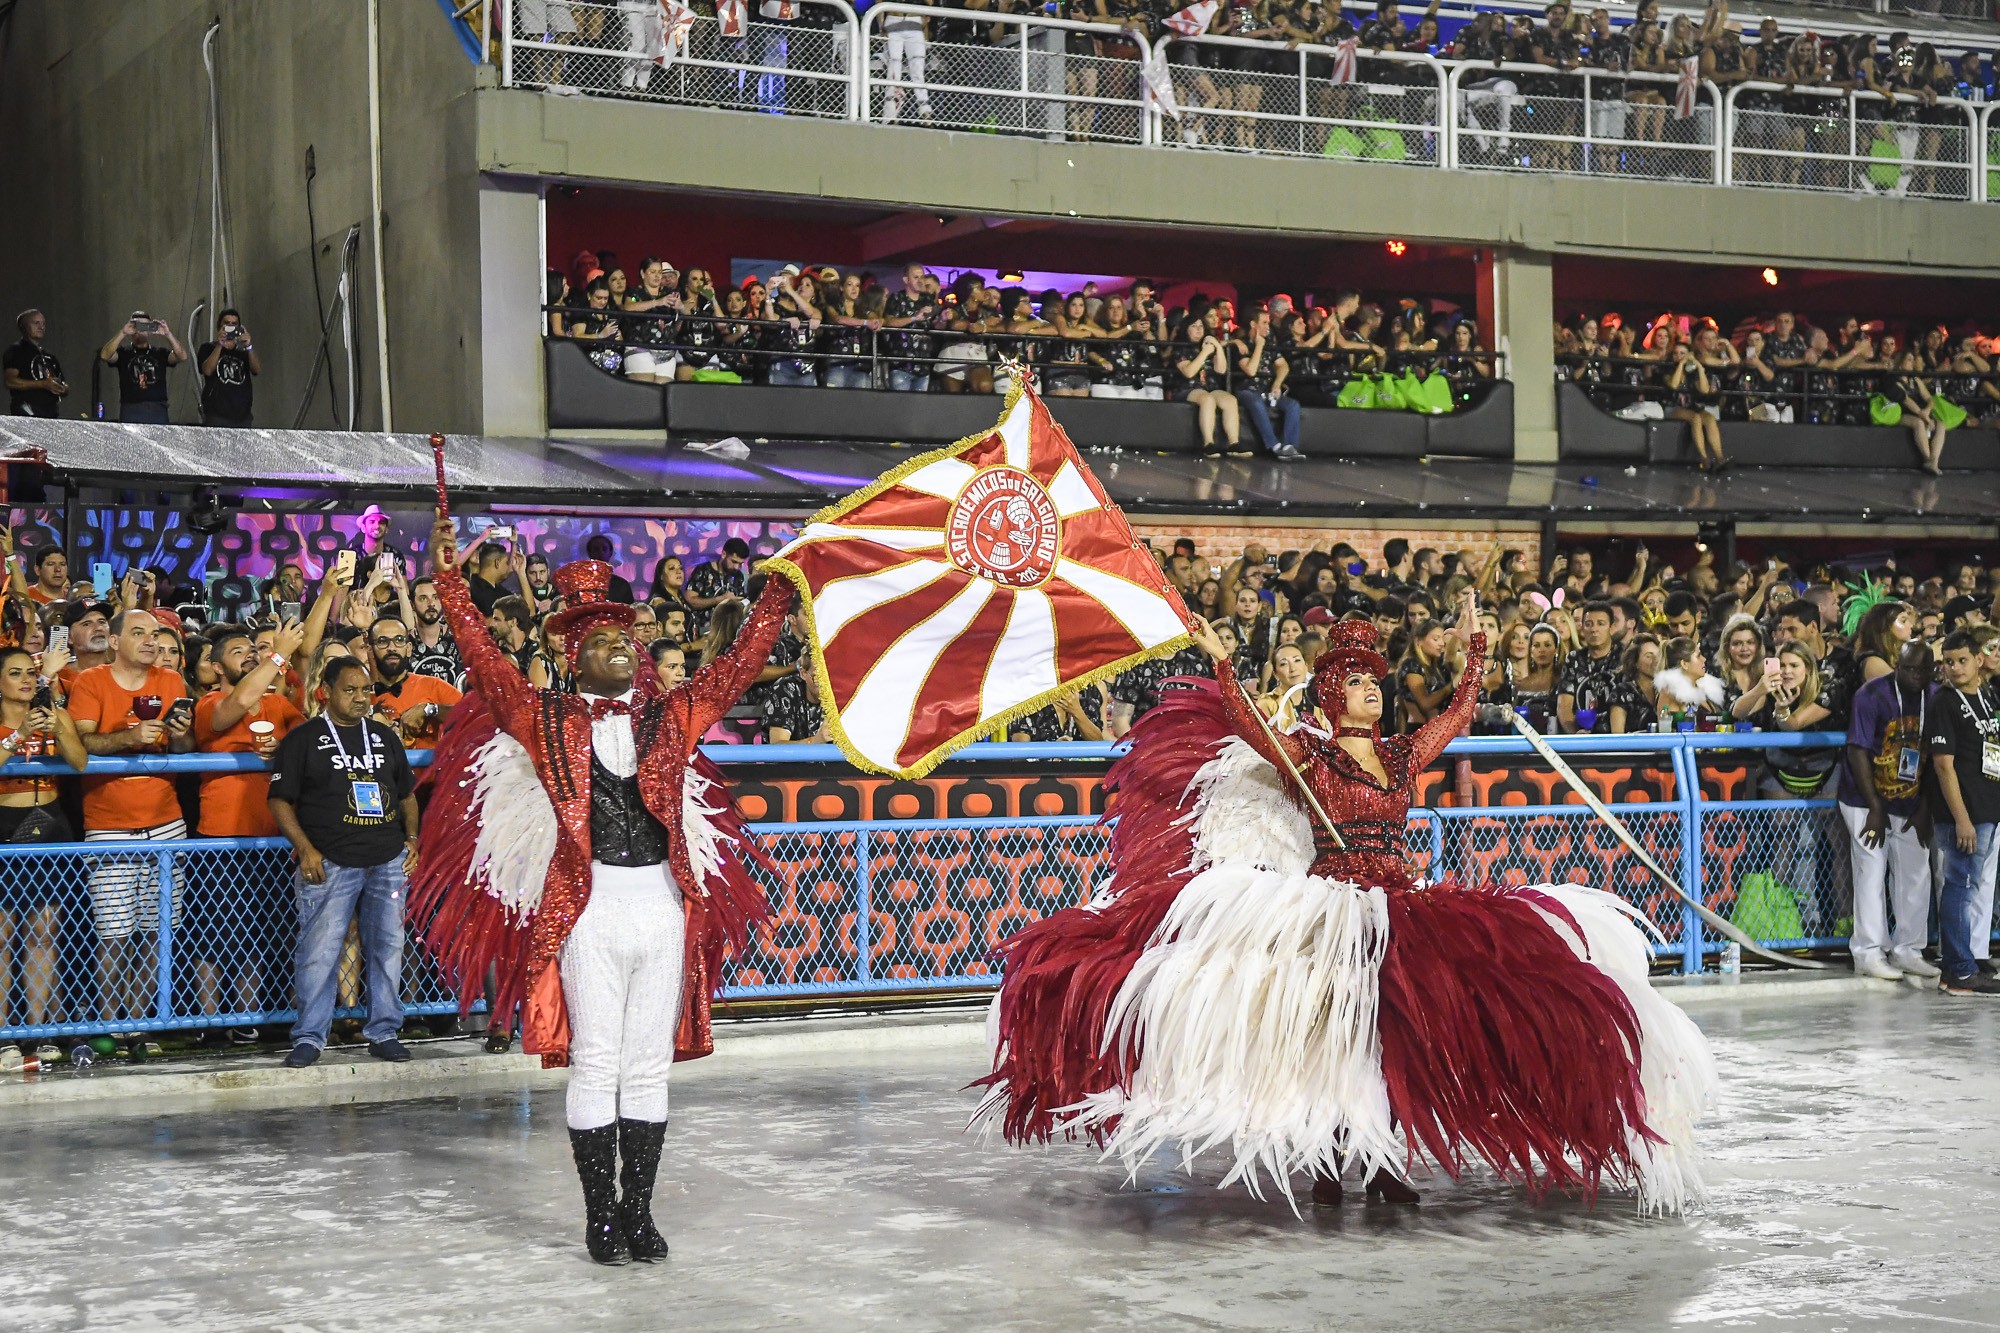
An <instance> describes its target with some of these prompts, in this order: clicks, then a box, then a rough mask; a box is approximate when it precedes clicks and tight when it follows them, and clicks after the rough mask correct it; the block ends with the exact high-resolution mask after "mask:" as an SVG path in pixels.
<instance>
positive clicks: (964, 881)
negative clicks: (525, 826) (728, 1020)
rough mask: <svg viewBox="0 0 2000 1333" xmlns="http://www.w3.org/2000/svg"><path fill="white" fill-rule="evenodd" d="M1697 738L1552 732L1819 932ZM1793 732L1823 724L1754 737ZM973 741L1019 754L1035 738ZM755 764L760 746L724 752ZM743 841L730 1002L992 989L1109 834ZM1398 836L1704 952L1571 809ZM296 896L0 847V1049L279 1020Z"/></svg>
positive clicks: (1603, 829) (1414, 823) (433, 1008)
mask: <svg viewBox="0 0 2000 1333" xmlns="http://www.w3.org/2000/svg"><path fill="white" fill-rule="evenodd" d="M1716 740H1718V738H1716V737H1710V736H1699V735H1697V736H1678V735H1675V736H1665V735H1660V736H1655V735H1651V734H1647V735H1644V736H1633V737H1616V738H1609V737H1605V738H1597V737H1571V738H1557V739H1556V741H1555V742H1554V743H1555V744H1557V745H1558V746H1559V747H1561V748H1564V749H1571V750H1575V749H1577V748H1578V747H1582V748H1583V750H1585V751H1588V750H1590V749H1592V748H1593V747H1594V748H1595V749H1598V750H1602V749H1605V748H1606V747H1607V745H1609V744H1611V743H1614V742H1615V743H1616V744H1617V745H1618V746H1619V749H1618V751H1617V752H1618V753H1621V754H1627V753H1629V752H1630V751H1633V750H1642V751H1647V752H1650V753H1652V754H1653V755H1654V761H1655V762H1656V763H1658V764H1660V765H1661V766H1662V767H1664V766H1666V764H1667V763H1668V761H1669V760H1671V761H1672V767H1673V770H1674V775H1675V783H1674V787H1673V788H1672V790H1674V791H1676V792H1679V793H1680V795H1679V796H1677V797H1674V798H1671V799H1665V800H1660V801H1654V802H1628V803H1623V804H1619V805H1615V806H1613V810H1614V812H1615V813H1617V814H1618V816H1619V817H1620V818H1621V819H1622V820H1623V821H1624V822H1625V823H1626V825H1627V826H1628V827H1630V828H1631V830H1632V831H1633V833H1634V835H1635V836H1636V837H1637V838H1638V839H1639V841H1640V843H1641V845H1643V846H1644V847H1645V848H1646V849H1647V851H1648V853H1649V854H1650V855H1651V856H1652V857H1653V858H1654V859H1655V860H1656V861H1657V862H1658V863H1659V864H1660V866H1661V867H1662V868H1663V869H1665V870H1666V871H1667V873H1668V874H1670V875H1673V876H1675V877H1677V879H1678V881H1679V883H1680V884H1681V885H1682V887H1684V888H1686V889H1687V890H1688V891H1689V892H1690V893H1692V894H1694V895H1696V896H1697V897H1698V898H1699V899H1700V900H1701V901H1702V902H1703V903H1705V904H1706V905H1707V906H1708V907H1709V908H1711V909H1712V910H1713V911H1715V912H1717V913H1720V914H1721V915H1722V916H1724V917H1726V918H1728V919H1729V920H1730V921H1732V922H1734V923H1735V924H1736V925H1737V926H1738V927H1739V928H1741V929H1742V930H1743V931H1744V932H1745V933H1747V934H1748V935H1750V936H1751V937H1752V938H1754V939H1757V940H1760V941H1763V942H1765V943H1768V944H1771V945H1774V946H1776V947H1781V948H1801V947H1837V946H1839V945H1840V944H1841V943H1843V942H1844V940H1845V939H1846V937H1847V935H1848V933H1849V932H1850V930H1851V915H1852V909H1851V905H1850V897H1849V887H1848V884H1849V880H1848V864H1847V838H1846V834H1845V830H1844V828H1843V827H1842V825H1841V823H1840V821H1839V819H1838V817H1837V815H1836V814H1835V813H1834V806H1833V803H1832V802H1831V801H1824V800H1819V801H1797V800H1771V801H1734V800H1732V801H1706V800H1704V801H1700V802H1698V803H1693V804H1690V797H1689V793H1691V792H1692V791H1693V790H1694V789H1695V788H1696V786H1697V785H1698V784H1697V782H1696V780H1695V770H1696V767H1697V766H1696V764H1695V759H1696V757H1697V752H1698V751H1699V750H1700V749H1702V748H1708V747H1707V746H1706V743H1707V742H1710V741H1716ZM1794 742H1796V743H1799V744H1804V743H1807V742H1812V743H1814V744H1818V745H1825V744H1829V743H1832V744H1837V743H1838V742H1839V738H1838V737H1824V736H1803V735H1802V736H1790V735H1785V736H1771V737H1766V738H1764V743H1769V744H1781V743H1782V744H1789V743H1794ZM759 748H762V747H759ZM786 748H787V749H791V748H793V747H786ZM829 748H830V747H829ZM990 748H991V749H993V750H994V751H995V752H996V753H1001V752H1004V753H1007V754H1011V755H1016V757H1020V755H1021V754H1022V753H1023V752H1034V751H1035V750H1036V748H1037V747H1033V746H999V747H990ZM1519 748H1520V747H1519V743H1518V742H1515V741H1513V740H1512V738H1500V737H1477V738H1473V739H1471V740H1463V741H1458V742H1454V744H1453V750H1452V751H1448V754H1449V753H1467V754H1472V753H1513V752H1516V751H1517V750H1518V749H1519ZM975 757H979V756H975ZM204 758H207V757H194V756H191V757H189V761H190V762H194V761H196V760H198V759H204ZM761 758H775V756H751V757H749V758H748V759H744V758H743V757H741V756H740V755H739V756H738V759H739V762H757V761H758V760H759V759H761ZM791 761H792V762H798V761H799V760H798V759H796V758H793V759H792V760H791ZM166 762H168V763H169V764H170V765H171V764H172V763H173V762H174V761H173V760H169V761H166ZM829 762H833V761H832V760H829ZM751 834H752V836H753V837H755V838H756V839H757V841H758V844H759V847H760V849H761V850H762V851H763V852H764V854H765V855H766V857H767V858H768V859H769V862H770V865H769V867H763V866H759V867H756V868H755V869H754V870H753V874H754V875H755V876H756V878H757V880H758V882H759V884H760V885H761V886H762V887H763V889H764V890H765V892H766V894H767V895H768V897H769V901H770V905H771V916H770V920H769V921H768V922H767V923H766V924H765V926H764V927H763V928H762V929H761V930H760V931H759V932H758V933H757V935H756V937H755V939H754V941H753V943H752V946H751V947H750V949H748V950H747V951H746V952H745V953H744V954H743V955H742V956H741V957H739V958H736V959H734V960H732V961H731V962H730V963H729V965H728V966H727V968H726V969H725V971H724V975H723V977H722V978H721V981H722V983H723V988H724V989H723V994H724V997H725V998H728V999H751V998H772V999H776V998H788V997H804V996H815V995H840V994H865V993H880V992H894V991H904V992H908V991H922V990H927V989H946V988H950V989H963V988H967V987H979V986H988V985H992V984H994V983H995V981H996V980H997V972H996V968H995V965H994V962H993V952H994V949H995V948H996V946H998V945H999V944H1000V943H1001V942H1003V941H1004V940H1006V939H1007V938H1008V937H1009V936H1010V935H1012V934H1013V933H1014V932H1015V931H1017V930H1019V929H1021V928H1022V927H1023V926H1025V925H1027V924H1029V923H1031V922H1034V921H1038V920H1040V919H1042V918H1043V917H1046V916H1048V915H1049V914H1050V913H1052V912H1055V911H1059V910H1061V909H1062V908H1065V907H1070V906H1073V905H1075V904H1077V903H1080V902H1083V901H1086V900H1087V899H1088V898H1089V896H1090V895H1091V894H1092V893H1093V892H1094V891H1095V890H1096V889H1097V888H1098V887H1099V886H1100V885H1101V884H1102V882H1103V880H1104V879H1105V877H1106V876H1107V875H1108V874H1109V873H1110V872H1111V865H1110V862H1109V856H1108V851H1109V838H1110V835H1109V831H1108V829H1107V828H1106V827H1105V826H1104V825H1103V824H1102V823H1100V822H1099V821H1098V820H1097V819H1096V818H1095V817H1093V816H1088V815H1052V816H1042V817H1029V816H1015V817H1009V818H1004V819H946V820H878V821H853V822H844V823H821V824H811V825H802V824H759V825H755V826H753V827H752V829H751ZM1407 849H1408V853H1409V857H1410V862H1411V866H1412V869H1413V871H1414V872H1415V873H1416V874H1418V875H1420V876H1425V877H1436V878H1444V877H1449V878H1453V879H1457V880H1460V881H1464V882H1467V883H1492V884H1499V885H1512V886H1519V885H1528V884H1541V883H1574V884H1582V885H1586V886H1589V887H1593V888H1599V889H1603V890H1605V891H1607V892H1610V893H1614V894H1616V895H1618V896H1619V897H1620V898H1622V899H1623V900H1624V901H1626V902H1627V903H1630V904H1631V905H1632V906H1633V907H1635V908H1636V909H1637V910H1638V911H1639V912H1640V913H1641V914H1643V915H1644V916H1645V917H1646V918H1647V919H1648V920H1649V921H1651V922H1652V923H1653V925H1654V926H1655V927H1656V928H1657V930H1658V931H1659V934H1660V936H1661V939H1660V941H1658V942H1656V943H1655V946H1654V951H1655V953H1656V955H1658V956H1661V957H1679V958H1680V959H1681V960H1682V965H1683V967H1684V968H1687V969H1688V970H1697V969H1699V968H1700V967H1701V965H1702V959H1703V957H1704V956H1705V955H1706V954H1709V953H1712V952H1714V951H1715V950H1716V949H1717V948H1718V947H1719V941H1718V940H1717V939H1716V938H1715V937H1714V936H1713V934H1705V933H1704V932H1703V930H1702V928H1701V926H1700V924H1699V923H1698V922H1697V921H1695V920H1694V919H1693V916H1692V913H1691V912H1689V911H1688V910H1687V909H1686V908H1685V907H1684V906H1683V904H1682V903H1681V902H1680V901H1679V899H1678V897H1677V895H1676V894H1675V893H1674V892H1673V890H1672V889H1671V888H1669V887H1668V886H1666V885H1664V884H1661V883H1660V882H1658V881H1657V880H1656V879H1655V878H1653V877H1652V875H1651V874H1650V872H1649V871H1647V869H1646V868H1645V867H1644V865H1643V864H1641V863H1640V862H1639V861H1638V859H1637V858H1635V857H1633V856H1632V855H1631V854H1630V852H1629V851H1627V849H1626V848H1625V847H1624V846H1623V845H1622V844H1621V843H1620V842H1619V840H1618V838H1617V836H1616V835H1615V834H1614V833H1613V832H1612V831H1611V829H1610V828H1609V826H1607V825H1606V824H1604V823H1603V822H1602V821H1601V820H1599V819H1598V818H1597V817H1596V816H1595V815H1594V814H1593V813H1592V812H1591V811H1590V810H1589V809H1588V808H1587V807H1585V806H1581V805H1542V806H1510V805H1500V806H1487V807H1471V808H1454V807H1448V806H1447V807H1439V808H1434V809H1433V808H1423V809H1418V810H1414V811H1412V812H1411V815H1410V819H1409V823H1408V826H1407ZM296 902H297V890H296V870H295V867H294V864H293V859H292V855H291V851H290V849H289V847H288V846H287V845H286V843H285V842H284V841H283V840H282V839H278V838H249V839H190V840H187V841H181V842H155V843H119V844H105V843H70V844H53V845H12V846H9V845H0V1040H11V1039H21V1038H34V1037H53V1036H58V1035H67V1034H91V1033H100V1032H119V1031H131V1030H161V1029H188V1028H205V1027H224V1026H231V1027H233V1026H245V1025H252V1024H262V1023H287V1022H290V1021H291V1020H292V1019H293V1018H294V1016H295V1013H294V1010H293V1008H292V969H293V953H294V945H295V941H296V937H297V926H296V922H297V911H296ZM360 962H361V959H360V952H359V949H358V946H357V945H356V942H355V941H354V939H353V938H352V936H351V935H350V938H349V939H348V941H347V944H346V948H345V950H344V951H343V955H342V963H341V969H340V980H339V993H338V1002H339V1005H340V1006H341V1007H340V1010H339V1012H340V1014H341V1016H342V1017H359V1016H360V1015H361V1010H360V1008H359V1007H358V1006H359V1004H360V1002H361V1000H362V995H361V973H360ZM403 998H404V1001H405V1005H406V1009H407V1011H408V1012H409V1013H411V1014H413V1015H433V1014H447V1013H451V1012H453V1011H454V1010H455V1008H456V1004H455V1001H454V1000H453V998H452V997H451V996H450V995H449V994H448V993H447V991H446V988H445V986H444V983H443V981H442V979H441V978H440V976H439V974H438V971H437V968H436V966H435V964H434V963H433V962H432V961H431V959H430V958H429V956H428V954H427V953H426V952H425V951H424V950H423V948H422V947H421V946H420V945H419V944H417V943H416V942H415V941H414V939H413V938H412V937H411V934H410V932H409V931H407V930H406V931H405V942H404V960H403Z"/></svg>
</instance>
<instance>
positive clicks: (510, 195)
mask: <svg viewBox="0 0 2000 1333" xmlns="http://www.w3.org/2000/svg"><path fill="white" fill-rule="evenodd" d="M542 247H543V242H542V196H541V189H540V186H539V185H538V184H537V183H536V182H533V181H516V180H504V179H499V178H495V177H491V176H482V177H481V178H480V181H479V343H480V346H479V394H480V426H479V429H480V432H481V433H482V434H485V435H516V436H528V437H534V436H539V435H542V434H544V433H546V422H547V410H546V409H547V403H548V399H547V396H546V394H545V392H544V390H543V387H542V338H541V332H542V328H543V325H544V323H545V322H546V321H544V319H543V318H542V312H541V307H542V301H543V300H544V299H545V293H544V288H543V277H542V274H543V270H544V269H545V268H546V267H547V265H546V263H545V262H544V261H543V257H542Z"/></svg>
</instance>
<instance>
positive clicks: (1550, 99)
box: [1449, 62, 1723, 185]
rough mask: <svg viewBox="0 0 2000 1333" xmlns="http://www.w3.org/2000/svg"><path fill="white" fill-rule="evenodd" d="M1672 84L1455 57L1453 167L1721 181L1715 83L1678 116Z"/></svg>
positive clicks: (1665, 79) (1671, 80) (1698, 89)
mask: <svg viewBox="0 0 2000 1333" xmlns="http://www.w3.org/2000/svg"><path fill="white" fill-rule="evenodd" d="M1678 85H1679V80H1678V79H1677V78H1675V77H1674V76H1673V75H1671V74H1652V73H1646V72H1643V71H1638V70H1634V71H1632V72H1629V73H1610V72H1607V71H1604V70H1592V69H1579V70H1571V71H1559V70H1551V69H1549V68H1547V67H1546V66H1542V65H1515V64H1504V63H1492V62H1478V63H1475V62H1462V63H1458V64H1455V65H1454V66H1453V67H1452V70H1451V78H1450V84H1449V86H1450V91H1451V106H1452V126H1453V135H1452V145H1453V151H1452V157H1451V162H1450V165H1452V166H1454V167H1458V168H1460V169H1463V170H1475V171H1524V172H1540V173H1549V174H1554V175H1570V176H1575V175H1582V176H1614V177H1619V178H1623V179H1629V180H1656V181H1688V182H1692V183H1696V184H1702V185H1719V184H1721V183H1722V181H1723V174H1722V149H1721V143H1720V135H1719V134H1718V130H1719V128H1720V126H1721V124H1722V106H1723V103H1722V93H1721V90H1720V89H1718V88H1717V87H1716V86H1715V85H1714V84H1713V83H1710V82H1709V81H1707V80H1706V79H1703V80H1701V81H1700V82H1699V83H1697V84H1696V86H1695V93H1696V98H1695V104H1694V107H1693V109H1692V111H1693V113H1692V114H1691V115H1688V116H1685V117H1683V116H1680V115H1679V114H1677V111H1676V108H1675V105H1674V100H1675V91H1676V88H1677V87H1678Z"/></svg>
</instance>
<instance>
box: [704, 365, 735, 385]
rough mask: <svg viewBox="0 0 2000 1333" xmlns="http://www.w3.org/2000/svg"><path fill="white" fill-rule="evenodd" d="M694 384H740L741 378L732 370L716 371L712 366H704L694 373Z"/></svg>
mask: <svg viewBox="0 0 2000 1333" xmlns="http://www.w3.org/2000/svg"><path fill="white" fill-rule="evenodd" d="M694 382H695V383H696V384H741V383H742V382H743V377H742V376H741V375H739V374H737V373H736V372H735V371H733V370H717V369H715V368H714V367H713V366H704V367H702V368H701V369H700V370H697V371H696V372H695V373H694Z"/></svg>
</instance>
